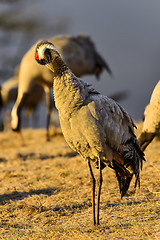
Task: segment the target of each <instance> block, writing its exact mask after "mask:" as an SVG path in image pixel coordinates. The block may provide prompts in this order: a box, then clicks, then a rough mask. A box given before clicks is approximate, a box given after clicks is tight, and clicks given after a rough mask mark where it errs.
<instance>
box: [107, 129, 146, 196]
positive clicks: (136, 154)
mask: <svg viewBox="0 0 160 240" xmlns="http://www.w3.org/2000/svg"><path fill="white" fill-rule="evenodd" d="M131 134H132V137H131V139H129V140H128V141H127V142H126V144H125V147H124V150H123V158H124V163H123V164H121V163H117V162H116V161H115V160H113V161H112V163H113V168H114V170H115V172H116V177H117V180H118V182H119V188H120V193H121V198H122V197H123V196H124V195H125V194H126V192H127V190H128V188H129V185H130V182H131V180H132V177H133V174H134V175H135V178H136V181H135V188H136V186H137V184H138V185H139V187H140V169H141V170H142V165H143V160H145V158H144V153H143V152H142V150H141V149H140V145H139V142H138V141H137V139H136V137H135V135H134V133H133V132H131Z"/></svg>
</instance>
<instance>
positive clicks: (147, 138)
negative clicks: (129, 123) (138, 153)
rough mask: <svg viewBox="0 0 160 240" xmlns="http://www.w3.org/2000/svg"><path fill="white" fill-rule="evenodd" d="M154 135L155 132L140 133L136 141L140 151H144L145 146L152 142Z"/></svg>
mask: <svg viewBox="0 0 160 240" xmlns="http://www.w3.org/2000/svg"><path fill="white" fill-rule="evenodd" d="M155 135H156V134H155V133H151V132H142V133H141V134H140V136H139V137H138V141H139V144H140V146H141V149H142V151H144V150H145V149H146V148H147V146H148V145H149V144H150V143H151V142H152V140H153V138H154V137H155Z"/></svg>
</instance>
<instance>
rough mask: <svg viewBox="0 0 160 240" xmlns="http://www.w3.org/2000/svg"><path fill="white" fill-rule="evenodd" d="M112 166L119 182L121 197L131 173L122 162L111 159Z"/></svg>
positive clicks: (126, 187)
mask: <svg viewBox="0 0 160 240" xmlns="http://www.w3.org/2000/svg"><path fill="white" fill-rule="evenodd" d="M112 163H113V168H114V170H115V172H116V177H117V180H118V182H119V188H120V193H121V198H122V197H123V196H124V195H125V194H126V192H127V190H128V188H129V185H130V182H131V180H132V177H133V174H132V173H130V172H129V171H128V170H127V169H126V168H125V167H124V166H123V165H122V164H120V163H117V162H116V161H115V160H113V161H112Z"/></svg>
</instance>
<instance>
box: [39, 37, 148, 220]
mask: <svg viewBox="0 0 160 240" xmlns="http://www.w3.org/2000/svg"><path fill="white" fill-rule="evenodd" d="M35 59H36V61H37V62H38V63H39V64H41V65H45V66H46V67H48V68H49V69H50V70H51V71H53V72H54V83H53V84H54V86H53V89H54V97H55V104H56V107H57V109H58V111H59V118H60V124H61V128H62V132H63V134H64V137H65V139H66V141H67V143H68V144H69V146H70V147H71V148H72V149H73V150H74V151H76V152H78V153H79V154H80V155H81V157H82V159H84V160H86V161H87V163H88V167H89V172H90V177H91V187H92V212H93V223H94V225H95V224H96V225H98V224H99V206H100V195H101V187H102V170H103V168H104V167H105V166H106V165H108V166H109V167H111V168H113V169H114V171H115V173H116V177H117V180H118V182H119V188H120V193H121V197H123V196H124V195H125V193H126V192H127V190H128V188H129V185H130V181H131V179H132V177H133V175H135V178H136V181H135V187H136V185H137V183H138V184H139V186H140V174H139V172H140V170H139V169H140V165H141V168H142V161H143V160H144V154H143V152H142V151H141V149H140V146H139V143H138V141H137V138H136V136H135V134H134V127H135V125H134V123H133V121H132V119H131V118H130V116H129V115H128V113H127V112H126V111H125V110H124V109H123V108H122V107H121V106H120V105H119V104H118V103H116V102H115V101H114V100H112V99H110V98H108V97H106V96H103V95H101V94H100V93H99V92H97V91H96V90H95V89H94V88H93V87H92V86H91V85H89V84H88V83H86V82H84V81H83V80H81V79H79V78H77V77H76V76H75V75H74V74H73V73H72V72H71V70H70V69H69V67H68V66H67V65H66V64H65V62H64V61H63V59H62V57H61V56H60V53H59V52H58V50H57V48H56V47H55V46H54V45H53V44H52V43H49V42H47V41H41V42H40V43H39V44H37V46H36V51H35ZM91 161H94V162H96V163H97V165H98V168H99V177H98V180H97V181H96V179H95V177H94V173H93V170H92V166H91ZM96 183H97V187H98V189H97V213H95V212H96V211H95V187H96Z"/></svg>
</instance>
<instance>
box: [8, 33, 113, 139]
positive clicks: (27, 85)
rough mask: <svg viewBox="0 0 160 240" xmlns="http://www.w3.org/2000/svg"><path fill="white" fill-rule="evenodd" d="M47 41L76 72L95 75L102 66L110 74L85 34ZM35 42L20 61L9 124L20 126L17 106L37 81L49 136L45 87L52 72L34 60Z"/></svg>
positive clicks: (49, 105)
mask: <svg viewBox="0 0 160 240" xmlns="http://www.w3.org/2000/svg"><path fill="white" fill-rule="evenodd" d="M49 41H50V42H54V44H55V46H56V48H57V49H58V51H59V52H60V54H61V55H62V57H63V60H64V61H65V62H66V63H67V65H68V66H69V67H70V68H71V69H72V71H73V73H74V74H75V75H76V76H78V77H80V76H83V75H92V74H94V75H96V76H97V78H98V77H99V76H100V74H101V72H102V71H103V70H104V69H105V70H106V71H107V72H108V73H109V74H112V71H111V69H110V67H109V65H108V63H107V62H106V61H105V60H104V59H103V57H102V56H101V55H100V54H99V53H98V51H97V49H96V46H95V44H94V43H93V41H92V40H91V38H90V37H89V36H86V35H78V36H70V35H60V36H56V37H54V38H51V39H49ZM35 46H36V44H35V45H34V46H32V48H31V49H29V50H28V52H27V53H26V54H25V55H24V57H23V58H22V61H21V63H20V70H19V76H18V78H19V86H18V96H17V99H16V102H15V105H14V107H13V110H12V113H11V126H12V129H13V130H14V131H17V130H18V131H19V130H20V112H21V109H22V107H23V106H24V103H25V101H26V96H27V95H28V94H30V92H31V89H32V85H33V84H35V83H38V84H40V85H41V86H42V87H43V88H44V90H45V93H46V96H47V138H49V133H48V128H49V122H50V115H51V102H50V97H49V90H50V88H51V87H52V81H53V78H54V73H53V72H51V71H50V70H49V69H47V68H44V67H43V66H40V65H39V64H37V62H36V61H34V51H35Z"/></svg>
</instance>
